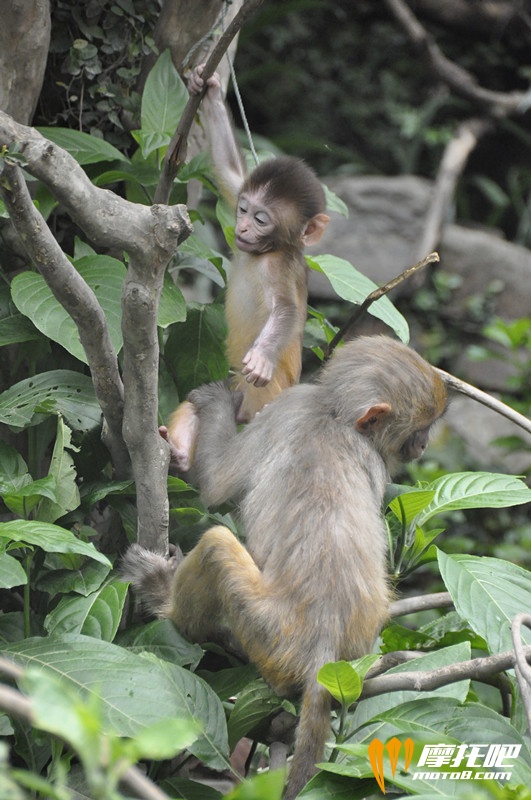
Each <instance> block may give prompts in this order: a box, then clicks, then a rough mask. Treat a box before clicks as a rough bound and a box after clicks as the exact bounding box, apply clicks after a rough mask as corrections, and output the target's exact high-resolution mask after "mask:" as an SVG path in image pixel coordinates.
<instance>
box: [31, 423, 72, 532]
mask: <svg viewBox="0 0 531 800" xmlns="http://www.w3.org/2000/svg"><path fill="white" fill-rule="evenodd" d="M69 448H72V442H71V431H70V428H68V427H67V426H66V425H65V424H64V422H63V419H62V417H60V416H59V417H57V436H56V438H55V444H54V448H53V453H52V460H51V462H50V468H49V470H48V477H50V478H53V479H54V481H55V485H56V487H57V489H56V495H55V497H54V498H53V499H50V498H46V497H45V498H43V500H42V502H41V504H40V506H39V519H40V520H42V521H43V522H55V520H56V519H59V517H63V516H64V515H65V514H66V513H67V512H68V511H73V510H74V509H76V508H77V507H78V506H79V502H80V501H79V489H78V486H77V483H76V469H75V466H74V459H73V458H72V456H71V455H70V453H69V452H68V449H69Z"/></svg>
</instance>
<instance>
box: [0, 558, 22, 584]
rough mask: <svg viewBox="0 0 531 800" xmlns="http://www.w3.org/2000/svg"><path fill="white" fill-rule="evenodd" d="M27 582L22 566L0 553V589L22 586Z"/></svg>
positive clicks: (14, 559) (15, 560)
mask: <svg viewBox="0 0 531 800" xmlns="http://www.w3.org/2000/svg"><path fill="white" fill-rule="evenodd" d="M27 582H28V576H27V575H26V573H25V572H24V569H23V567H22V564H19V562H18V561H17V559H16V558H13V556H10V555H9V554H8V553H0V589H11V588H12V587H13V586H23V585H25V584H26V583H27Z"/></svg>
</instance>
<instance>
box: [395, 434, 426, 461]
mask: <svg viewBox="0 0 531 800" xmlns="http://www.w3.org/2000/svg"><path fill="white" fill-rule="evenodd" d="M430 428H431V425H428V427H427V428H423V429H422V430H419V431H415V432H414V433H412V434H411V436H408V438H407V439H406V441H405V442H404V444H403V445H402V447H401V448H400V451H399V458H400V461H402V462H404V463H405V462H408V461H415V459H417V458H420V457H421V456H422V455H423V454H424V451H425V449H426V447H427V446H428V441H429V438H430Z"/></svg>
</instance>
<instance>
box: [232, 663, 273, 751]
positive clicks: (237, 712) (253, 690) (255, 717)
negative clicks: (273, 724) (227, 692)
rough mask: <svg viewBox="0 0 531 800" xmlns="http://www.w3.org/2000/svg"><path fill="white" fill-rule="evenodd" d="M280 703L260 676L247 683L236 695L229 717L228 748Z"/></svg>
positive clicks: (265, 717)
mask: <svg viewBox="0 0 531 800" xmlns="http://www.w3.org/2000/svg"><path fill="white" fill-rule="evenodd" d="M281 705H282V700H280V699H279V697H278V696H277V695H276V694H274V692H273V690H272V689H270V688H269V686H267V684H266V683H265V682H264V681H263V680H262V678H257V680H255V681H253V682H252V683H249V684H248V685H247V686H246V687H245V689H244V690H243V691H242V692H241V693H240V695H239V696H238V698H237V700H236V703H235V704H234V708H233V709H232V711H231V715H230V717H229V722H228V728H229V744H230V748H231V750H232V748H233V747H234V746H235V745H236V743H237V742H239V740H240V739H241V738H242V737H243V736H245V735H246V734H247V733H249V731H251V730H252V729H253V728H255V727H256V726H257V725H258V724H259V723H261V722H263V721H264V720H265V719H267V718H268V717H269V716H270V715H271V714H272V713H273V712H274V711H276V710H278V709H279V708H280V707H281Z"/></svg>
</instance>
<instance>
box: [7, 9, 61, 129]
mask: <svg viewBox="0 0 531 800" xmlns="http://www.w3.org/2000/svg"><path fill="white" fill-rule="evenodd" d="M50 31H51V22H50V2H49V0H10V2H8V3H3V4H2V19H1V22H0V110H1V111H5V112H6V113H7V114H9V115H10V116H11V117H13V119H15V120H16V121H17V122H21V123H23V124H24V125H27V124H28V123H29V122H31V119H32V117H33V113H34V111H35V106H36V105H37V100H38V99H39V95H40V92H41V87H42V81H43V78H44V70H45V67H46V59H47V57H48V49H49V47H50Z"/></svg>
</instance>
